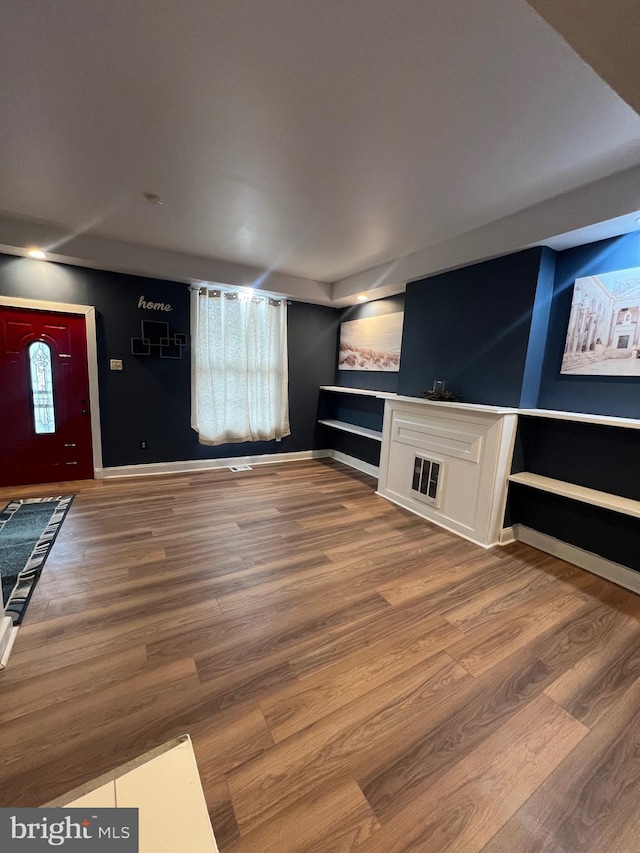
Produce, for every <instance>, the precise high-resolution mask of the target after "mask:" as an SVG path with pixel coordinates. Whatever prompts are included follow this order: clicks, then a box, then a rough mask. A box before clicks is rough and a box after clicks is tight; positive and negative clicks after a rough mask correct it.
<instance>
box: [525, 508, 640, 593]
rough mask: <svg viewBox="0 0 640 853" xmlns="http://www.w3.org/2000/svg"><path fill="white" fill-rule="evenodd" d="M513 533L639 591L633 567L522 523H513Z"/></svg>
mask: <svg viewBox="0 0 640 853" xmlns="http://www.w3.org/2000/svg"><path fill="white" fill-rule="evenodd" d="M513 533H514V536H515V538H516V539H517V540H518V542H525V543H526V544H527V545H533V547H534V548H538V549H539V550H540V551H545V552H546V553H547V554H552V555H553V556H554V557H559V558H560V559H561V560H566V561H567V562H568V563H573V564H574V565H575V566H580V568H581V569H586V570H587V571H588V572H592V573H593V574H594V575H599V576H600V577H601V578H606V579H607V580H609V581H613V583H617V584H618V586H623V587H624V588H625V589H630V590H631V591H632V592H637V593H640V572H634V570H633V569H628V568H627V567H626V566H621V565H620V564H619V563H614V562H612V561H611V560H607V559H606V558H605V557H600V556H599V555H598V554H593V553H592V552H591V551H583V549H582V548H578V547H577V546H576V545H570V544H569V543H568V542H562V541H561V540H560V539H555V538H554V537H553V536H549V535H548V534H547V533H540V532H539V531H538V530H533V529H532V528H531V527H525V525H523V524H514V525H513Z"/></svg>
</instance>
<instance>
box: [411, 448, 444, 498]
mask: <svg viewBox="0 0 640 853" xmlns="http://www.w3.org/2000/svg"><path fill="white" fill-rule="evenodd" d="M443 469H444V463H442V462H439V461H436V460H435V459H428V458H427V457H426V456H416V457H415V458H414V463H413V479H412V481H411V495H412V496H413V497H414V498H417V499H418V500H419V501H424V503H427V504H431V506H439V504H440V492H441V489H442V480H443Z"/></svg>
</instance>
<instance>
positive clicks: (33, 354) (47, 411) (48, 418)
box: [28, 341, 56, 435]
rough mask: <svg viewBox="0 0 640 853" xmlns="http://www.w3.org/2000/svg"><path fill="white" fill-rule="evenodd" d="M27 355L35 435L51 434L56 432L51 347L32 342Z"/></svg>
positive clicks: (42, 342)
mask: <svg viewBox="0 0 640 853" xmlns="http://www.w3.org/2000/svg"><path fill="white" fill-rule="evenodd" d="M28 354H29V372H30V376H31V403H32V406H33V424H34V427H35V431H36V434H37V435H45V434H47V433H53V432H55V431H56V415H55V410H54V407H53V373H52V372H51V347H50V346H49V344H46V343H45V342H44V341H34V342H33V343H32V344H29V349H28Z"/></svg>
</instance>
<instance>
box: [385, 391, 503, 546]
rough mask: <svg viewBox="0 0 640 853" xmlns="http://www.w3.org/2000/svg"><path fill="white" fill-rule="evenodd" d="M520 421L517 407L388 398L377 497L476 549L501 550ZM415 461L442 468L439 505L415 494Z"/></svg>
mask: <svg viewBox="0 0 640 853" xmlns="http://www.w3.org/2000/svg"><path fill="white" fill-rule="evenodd" d="M385 396H386V395H385ZM516 423H517V410H516V409H507V408H501V407H497V406H478V405H465V404H462V403H438V402H434V401H428V400H416V399H415V398H412V397H392V396H391V395H389V397H387V399H386V400H385V409H384V426H383V430H382V450H381V455H380V474H379V478H378V491H377V493H378V494H379V495H381V496H382V497H384V498H387V499H388V500H390V501H393V502H394V503H396V504H399V505H400V506H402V507H404V508H405V509H408V510H410V511H411V512H415V513H416V514H417V515H420V516H422V517H423V518H427V519H429V521H432V522H434V523H435V524H438V525H440V526H441V527H445V528H446V529H448V530H451V531H452V532H453V533H456V534H458V535H459V536H463V537H464V538H465V539H469V540H471V541H472V542H475V543H476V544H478V545H482V546H483V547H485V548H490V547H491V546H493V545H497V544H498V543H499V539H500V534H501V531H502V522H503V518H504V511H505V504H506V499H507V478H508V476H509V473H510V466H511V455H512V452H513V443H514V440H515V431H516ZM416 456H419V457H426V458H429V459H432V460H434V461H436V462H439V463H440V466H441V467H440V488H439V495H438V502H437V506H436V505H430V504H429V503H425V501H424V500H421V499H420V498H418V497H416V496H415V494H414V493H413V492H412V482H413V472H414V462H415V457H416Z"/></svg>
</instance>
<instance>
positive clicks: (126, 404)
mask: <svg viewBox="0 0 640 853" xmlns="http://www.w3.org/2000/svg"><path fill="white" fill-rule="evenodd" d="M0 294H2V295H4V296H13V297H20V298H23V299H39V300H47V301H51V302H63V303H64V302H67V303H72V304H80V305H93V306H94V307H95V308H96V315H97V317H96V320H97V328H98V370H99V380H100V412H101V418H102V443H103V462H104V465H105V466H107V467H111V466H115V465H130V464H139V463H149V462H171V461H176V460H185V459H206V458H212V457H223V458H224V457H228V456H245V455H253V454H258V453H280V452H282V453H284V452H290V451H298V450H310V449H313V448H314V447H315V446H317V445H316V444H315V442H316V440H317V437H318V435H320V434H319V433H318V431H317V428H316V416H317V407H318V386H319V385H329V384H331V383H332V381H333V377H334V370H335V363H336V362H335V357H336V340H337V330H338V319H339V312H338V311H337V310H336V309H334V308H325V307H321V306H317V305H306V304H303V303H293V304H292V305H291V306H290V307H289V324H288V335H289V407H290V419H291V435H290V436H289V437H288V438H285V439H283V440H282V441H281V442H275V441H271V442H247V443H243V444H228V445H222V446H220V447H206V446H204V445H200V444H198V438H197V435H196V433H195V432H194V431H193V430H192V429H191V427H190V412H191V372H190V354H189V351H188V350H187V351H185V352H184V353H183V357H182V359H180V360H164V359H160V358H158V357H156V356H133V355H131V353H130V339H131V338H132V337H136V336H139V335H140V321H141V320H143V319H149V320H163V321H168V322H169V326H170V330H171V331H172V332H174V331H175V332H187V333H189V292H188V288H187V286H186V285H184V284H179V283H176V282H169V281H158V280H156V279H150V278H140V277H136V276H130V275H122V274H118V273H110V272H102V271H99V270H89V269H83V268H80V267H73V266H68V265H65V264H53V263H47V262H46V261H33V260H31V259H29V258H14V257H9V256H0ZM142 295H144V296H145V298H146V299H147V301H152V302H164V303H170V304H171V305H172V306H173V310H172V311H171V312H170V313H165V312H161V311H147V310H144V309H140V308H138V299H139V298H140V296H142ZM111 358H121V359H122V360H123V361H124V370H123V371H122V372H118V371H111V370H109V359H111ZM141 440H145V441H147V442H148V448H147V450H141V449H140V441H141Z"/></svg>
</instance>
